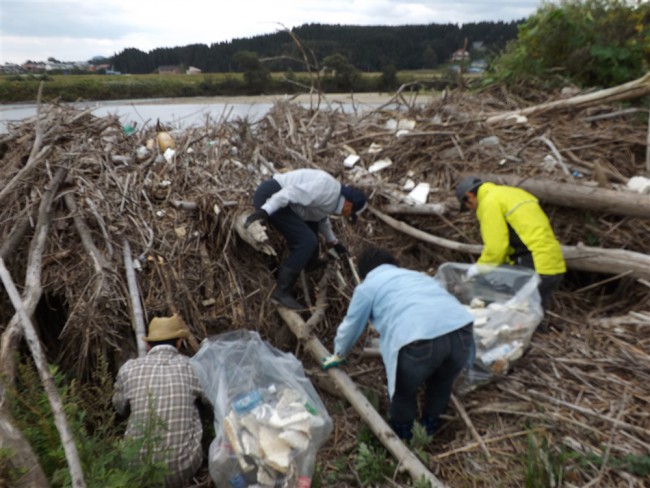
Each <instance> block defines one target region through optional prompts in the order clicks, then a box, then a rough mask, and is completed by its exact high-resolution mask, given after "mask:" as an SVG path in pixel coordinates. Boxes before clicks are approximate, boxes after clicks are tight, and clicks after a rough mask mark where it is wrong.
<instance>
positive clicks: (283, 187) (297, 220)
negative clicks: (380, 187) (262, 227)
mask: <svg viewBox="0 0 650 488" xmlns="http://www.w3.org/2000/svg"><path fill="white" fill-rule="evenodd" d="M253 206H254V207H255V211H254V212H253V213H252V214H251V215H250V216H249V217H248V218H247V219H246V222H245V224H244V227H246V228H247V227H248V226H249V225H250V224H251V223H253V222H255V221H257V220H261V221H264V222H266V221H268V222H270V223H271V225H272V226H273V227H274V228H275V229H277V230H278V231H279V232H280V233H281V234H282V235H283V236H284V238H285V239H286V241H287V244H288V245H289V251H290V254H289V256H288V257H287V259H286V260H285V261H284V262H283V263H282V265H281V266H280V269H279V271H278V275H277V278H276V287H275V290H274V291H273V294H272V295H271V298H272V299H273V300H274V301H276V302H277V303H279V304H280V305H283V306H285V307H288V308H291V309H302V308H305V307H304V305H302V304H301V303H300V302H299V301H298V300H297V299H296V298H295V297H294V294H293V285H294V284H295V282H296V280H297V279H298V276H300V272H301V271H302V270H303V269H304V268H307V270H309V269H310V268H315V267H317V266H318V265H319V260H318V233H320V234H322V235H323V237H324V238H325V242H326V244H327V246H329V247H333V248H334V249H335V250H336V252H337V253H338V254H345V253H346V252H347V249H346V248H345V246H344V245H343V244H342V243H340V242H339V240H338V239H337V238H336V235H335V234H334V231H333V230H332V222H331V221H330V218H329V217H330V215H342V216H344V217H349V218H350V220H351V221H352V222H353V223H354V222H356V220H357V217H358V215H359V214H360V213H361V212H362V211H363V210H364V209H365V208H366V206H367V201H366V197H365V195H364V194H363V192H362V191H361V190H359V189H357V188H354V187H352V186H348V185H342V184H341V183H339V182H338V181H337V180H336V178H334V177H333V176H332V175H330V174H329V173H327V172H326V171H323V170H320V169H297V170H294V171H289V172H287V173H278V174H275V175H273V177H272V178H270V179H268V180H266V181H264V182H262V183H261V184H260V186H259V187H258V188H257V190H255V194H254V195H253Z"/></svg>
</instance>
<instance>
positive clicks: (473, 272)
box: [465, 264, 479, 280]
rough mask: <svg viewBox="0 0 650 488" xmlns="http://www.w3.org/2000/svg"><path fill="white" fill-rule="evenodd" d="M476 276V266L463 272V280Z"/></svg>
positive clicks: (477, 272)
mask: <svg viewBox="0 0 650 488" xmlns="http://www.w3.org/2000/svg"><path fill="white" fill-rule="evenodd" d="M478 274H479V269H478V264H472V265H471V266H470V267H469V268H467V271H465V278H467V279H468V280H471V279H472V278H474V277H476V276H478Z"/></svg>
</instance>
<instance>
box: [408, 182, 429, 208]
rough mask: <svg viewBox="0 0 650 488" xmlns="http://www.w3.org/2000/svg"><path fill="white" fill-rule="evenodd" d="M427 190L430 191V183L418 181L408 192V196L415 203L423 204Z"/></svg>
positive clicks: (427, 196)
mask: <svg viewBox="0 0 650 488" xmlns="http://www.w3.org/2000/svg"><path fill="white" fill-rule="evenodd" d="M429 191H431V185H430V184H429V183H418V184H417V185H416V186H415V188H414V189H413V190H411V192H410V193H409V198H410V199H411V200H413V201H414V202H415V203H418V204H420V205H424V204H426V203H427V199H428V198H429Z"/></svg>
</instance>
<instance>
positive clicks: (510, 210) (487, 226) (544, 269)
mask: <svg viewBox="0 0 650 488" xmlns="http://www.w3.org/2000/svg"><path fill="white" fill-rule="evenodd" d="M476 197H477V199H478V208H477V209H476V217H477V219H478V221H479V224H480V226H481V238H482V239H483V246H484V247H483V253H482V254H481V257H480V258H479V259H478V263H479V264H494V265H498V264H523V262H522V261H521V260H522V259H523V260H525V259H526V258H528V259H529V260H530V256H531V255H532V261H533V263H532V264H534V267H535V271H537V273H539V274H541V275H556V274H560V273H565V272H566V264H565V263H564V257H563V256H562V249H561V247H560V243H559V242H558V240H557V239H556V238H555V234H554V233H553V228H552V227H551V223H550V222H549V220H548V217H547V215H546V213H544V211H543V210H542V208H541V207H540V205H539V201H538V200H537V198H535V197H534V196H533V195H531V194H530V193H528V192H527V191H525V190H522V189H521V188H515V187H512V186H504V185H496V184H494V183H483V184H482V185H481V186H480V187H479V189H478V193H477V195H476Z"/></svg>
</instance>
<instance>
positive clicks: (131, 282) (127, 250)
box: [122, 239, 147, 357]
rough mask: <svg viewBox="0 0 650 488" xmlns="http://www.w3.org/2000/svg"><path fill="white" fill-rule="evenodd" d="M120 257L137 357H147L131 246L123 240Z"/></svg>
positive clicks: (142, 316)
mask: <svg viewBox="0 0 650 488" xmlns="http://www.w3.org/2000/svg"><path fill="white" fill-rule="evenodd" d="M122 257H123V259H124V269H125V270H126V282H127V285H128V287H129V303H130V304H131V325H132V326H133V332H135V342H136V344H137V345H138V357H144V356H146V355H147V343H146V342H145V341H144V339H143V337H145V335H146V333H147V332H146V330H145V325H144V312H143V311H142V302H141V301H140V290H139V288H138V281H137V279H136V277H135V270H134V269H133V258H132V257H131V245H130V244H129V241H127V240H126V239H124V244H123V246H122Z"/></svg>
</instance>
